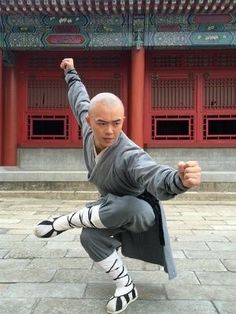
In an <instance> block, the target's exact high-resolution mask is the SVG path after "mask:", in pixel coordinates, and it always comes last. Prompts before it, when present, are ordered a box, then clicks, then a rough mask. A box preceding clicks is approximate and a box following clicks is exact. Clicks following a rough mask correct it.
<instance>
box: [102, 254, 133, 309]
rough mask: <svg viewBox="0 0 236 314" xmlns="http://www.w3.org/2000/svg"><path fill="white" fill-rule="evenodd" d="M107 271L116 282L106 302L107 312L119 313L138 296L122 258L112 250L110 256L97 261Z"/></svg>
mask: <svg viewBox="0 0 236 314" xmlns="http://www.w3.org/2000/svg"><path fill="white" fill-rule="evenodd" d="M97 264H98V265H100V266H101V267H102V268H103V269H104V270H105V272H106V273H108V274H109V275H110V276H111V278H112V279H113V281H114V282H115V284H116V290H115V293H114V295H113V296H112V297H111V298H110V299H109V301H108V302H107V312H108V313H121V312H123V311H124V310H125V309H126V308H127V306H128V305H129V304H130V303H132V302H133V301H135V300H136V299H137V298H138V293H137V290H136V288H135V285H134V284H133V281H132V279H131V278H130V276H129V274H128V272H127V269H126V267H125V266H124V265H123V262H122V259H121V258H120V256H119V255H118V254H117V252H116V251H114V252H113V253H112V254H111V255H110V256H108V257H107V258H105V259H104V260H102V261H100V262H98V263H97Z"/></svg>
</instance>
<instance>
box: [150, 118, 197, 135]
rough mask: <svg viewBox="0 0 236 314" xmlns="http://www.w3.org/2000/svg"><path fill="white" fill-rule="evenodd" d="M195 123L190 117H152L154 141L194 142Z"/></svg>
mask: <svg viewBox="0 0 236 314" xmlns="http://www.w3.org/2000/svg"><path fill="white" fill-rule="evenodd" d="M193 121H194V118H193V116H189V115H186V116H185V115H178V116H177V115H176V116H174V115H173V116H172V115H163V116H161V115H160V116H152V140H166V141H170V140H172V141H173V140H174V141H175V140H193V136H194V126H193Z"/></svg>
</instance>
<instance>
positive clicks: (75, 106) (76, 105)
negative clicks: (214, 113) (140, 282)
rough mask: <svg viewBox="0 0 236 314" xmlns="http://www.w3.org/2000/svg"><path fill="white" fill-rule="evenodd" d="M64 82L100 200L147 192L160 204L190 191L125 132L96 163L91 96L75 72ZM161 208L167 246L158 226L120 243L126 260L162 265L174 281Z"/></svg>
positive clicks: (126, 235) (129, 235) (127, 234)
mask: <svg viewBox="0 0 236 314" xmlns="http://www.w3.org/2000/svg"><path fill="white" fill-rule="evenodd" d="M65 80H66V82H67V83H68V86H69V91H68V98H69V103H70V105H71V108H72V110H73V112H74V115H75V117H76V119H77V121H78V123H79V125H80V126H81V128H82V134H83V146H84V159H85V163H86V166H87V169H88V180H89V181H90V182H92V183H94V184H95V185H96V187H97V189H98V191H99V192H100V194H101V196H106V195H107V194H108V193H110V194H114V195H117V196H123V195H133V196H139V195H141V194H142V193H143V192H144V191H147V192H149V193H150V194H152V195H153V196H154V197H155V198H156V199H157V200H159V201H160V200H168V199H171V198H173V197H174V196H175V195H177V194H180V193H183V192H185V191H186V190H187V188H185V187H184V186H183V184H182V182H181V180H180V178H179V176H178V173H177V171H176V170H175V169H173V168H170V167H168V166H163V165H159V164H157V163H156V162H155V161H154V160H153V159H152V158H151V157H150V156H149V155H148V154H147V153H146V152H145V151H144V150H143V149H141V148H140V147H139V146H137V145H136V144H135V143H134V142H132V141H131V140H130V139H129V138H128V137H127V136H126V135H125V134H124V133H123V132H121V134H120V136H119V137H118V139H117V140H116V142H115V143H114V144H113V145H112V146H111V147H109V148H108V149H107V150H106V151H105V152H104V154H103V155H102V157H101V158H100V159H99V161H98V162H97V163H96V162H95V156H94V150H93V147H94V146H93V145H94V142H93V135H92V131H91V128H90V127H89V125H88V124H87V122H86V120H85V118H86V116H87V114H88V107H89V104H90V99H89V96H88V94H87V91H86V88H85V86H84V85H83V83H82V82H81V80H80V78H79V76H78V74H77V72H76V71H75V70H71V71H69V72H67V74H66V76H65ZM159 207H160V211H161V218H162V222H161V223H162V228H163V233H164V241H165V245H164V246H163V245H161V243H160V239H159V225H158V222H156V224H155V226H154V227H153V228H151V229H150V230H149V231H146V232H143V233H140V234H134V233H131V232H123V233H122V234H120V237H119V239H120V241H121V243H122V253H123V254H124V255H125V256H128V257H133V258H137V259H140V260H144V261H148V262H152V263H157V264H159V265H162V266H164V269H165V271H166V272H167V273H168V275H169V278H170V279H172V278H174V277H175V276H176V269H175V264H174V260H173V257H172V251H171V247H170V240H169V235H168V230H167V225H166V218H165V214H164V210H163V207H162V205H161V203H160V202H159ZM127 210H128V209H127Z"/></svg>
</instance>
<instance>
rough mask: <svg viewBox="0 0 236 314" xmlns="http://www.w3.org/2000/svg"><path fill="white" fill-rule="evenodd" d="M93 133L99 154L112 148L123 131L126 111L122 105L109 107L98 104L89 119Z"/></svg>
mask: <svg viewBox="0 0 236 314" xmlns="http://www.w3.org/2000/svg"><path fill="white" fill-rule="evenodd" d="M87 122H88V124H89V125H90V127H91V129H92V131H93V137H94V142H95V147H96V150H97V153H99V152H100V151H102V150H103V149H105V148H107V147H109V146H111V145H112V144H113V143H114V142H115V141H116V139H117V138H118V136H119V135H120V132H121V130H122V126H123V122H124V109H123V107H122V105H120V104H117V105H114V106H107V105H104V104H103V103H97V104H96V106H95V107H94V108H93V110H92V112H90V114H89V115H88V117H87Z"/></svg>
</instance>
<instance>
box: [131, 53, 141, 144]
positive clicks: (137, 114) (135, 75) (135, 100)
mask: <svg viewBox="0 0 236 314" xmlns="http://www.w3.org/2000/svg"><path fill="white" fill-rule="evenodd" d="M131 66H132V70H131V71H132V72H131V104H130V112H129V116H130V138H131V139H132V140H133V141H134V142H135V143H136V144H137V145H139V146H140V147H143V138H144V136H143V111H144V110H143V106H144V104H143V101H144V69H145V51H144V48H141V49H139V50H137V49H136V48H133V49H132V52H131Z"/></svg>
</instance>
